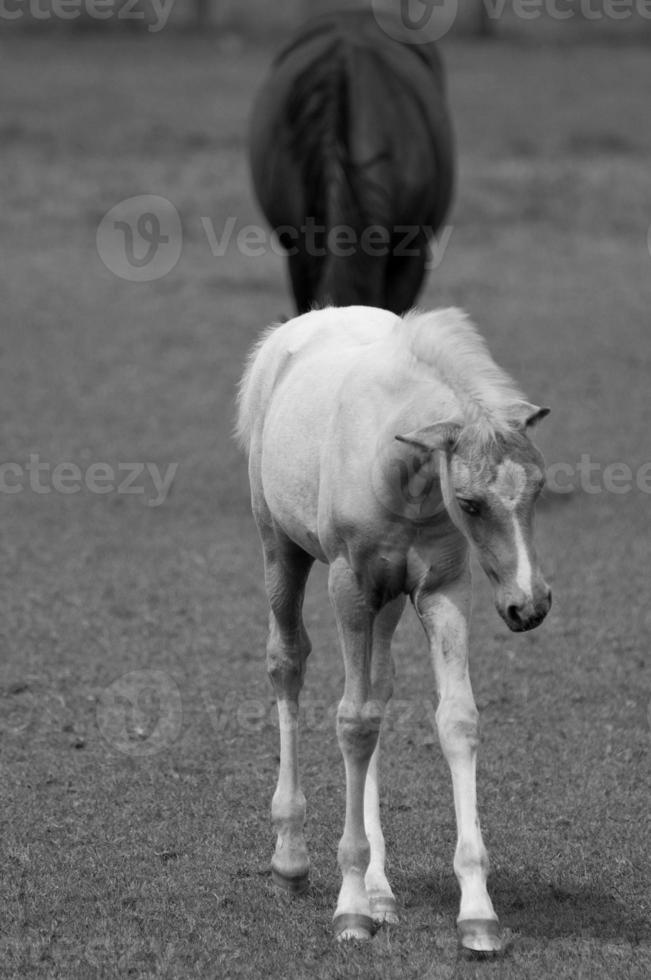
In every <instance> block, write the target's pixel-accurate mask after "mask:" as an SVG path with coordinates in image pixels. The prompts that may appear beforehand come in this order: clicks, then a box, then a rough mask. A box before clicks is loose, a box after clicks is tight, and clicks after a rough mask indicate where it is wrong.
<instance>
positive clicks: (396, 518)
mask: <svg viewBox="0 0 651 980" xmlns="http://www.w3.org/2000/svg"><path fill="white" fill-rule="evenodd" d="M547 412H548V409H545V408H536V407H535V406H533V405H530V404H529V403H527V402H526V401H524V400H523V397H522V395H521V393H520V392H519V390H518V389H517V388H516V387H515V385H514V383H513V382H512V381H511V380H510V379H509V378H508V377H507V376H506V374H504V373H503V372H502V371H501V370H500V369H499V368H498V367H497V365H496V364H495V363H494V361H493V360H492V359H491V357H490V355H489V354H488V351H487V349H486V347H485V345H484V343H483V341H482V339H481V338H480V336H479V335H478V333H477V332H476V331H475V329H474V327H473V326H472V325H471V324H470V323H469V322H468V320H467V319H466V318H465V316H464V315H463V313H461V312H460V311H458V310H454V309H450V310H440V311H437V312H433V313H411V314H408V315H407V316H405V317H404V318H400V317H398V316H395V315H394V314H393V313H390V312H388V311H385V310H379V309H374V308H370V307H348V308H339V309H337V308H328V309H322V310H315V311H313V312H311V313H307V314H305V315H303V316H300V317H297V318H296V319H294V320H290V321H289V322H288V323H285V324H283V325H282V326H279V327H276V328H272V329H270V330H269V331H268V332H267V334H266V335H265V336H264V337H263V339H262V340H261V342H260V343H259V344H258V346H257V347H256V348H255V349H254V351H253V352H252V354H251V357H250V360H249V363H248V367H247V369H246V372H245V374H244V377H243V380H242V384H241V390H240V401H239V419H238V434H239V437H240V440H241V442H242V444H243V445H244V447H245V448H246V449H247V450H248V452H249V478H250V483H251V496H252V508H253V513H254V516H255V519H256V522H257V526H258V529H259V532H260V537H261V539H262V546H263V551H264V563H265V576H266V587H267V592H268V596H269V602H270V607H271V614H270V625H269V640H268V646H267V666H268V671H269V676H270V678H271V681H272V684H273V686H274V689H275V692H276V697H277V700H278V714H279V721H280V773H279V778H278V785H277V789H276V792H275V794H274V797H273V802H272V817H273V821H274V825H275V828H276V830H277V834H278V838H277V843H276V849H275V853H274V856H273V859H272V873H273V878H274V881H275V882H276V884H277V885H279V886H281V887H284V888H286V889H288V890H289V891H300V890H302V889H303V888H304V887H306V885H307V876H308V856H307V850H306V845H305V838H304V834H303V824H304V818H305V797H304V796H303V793H302V792H301V789H300V784H299V774H298V733H297V719H298V698H299V693H300V690H301V687H302V685H303V679H304V673H305V662H306V659H307V657H308V654H309V652H310V642H309V639H308V636H307V633H306V631H305V627H304V625H303V620H302V612H301V610H302V604H303V595H304V589H305V584H306V580H307V577H308V574H309V571H310V568H311V566H312V564H313V562H314V561H315V559H316V560H319V561H322V562H326V563H328V564H329V566H330V572H329V592H330V598H331V600H332V604H333V606H334V610H335V615H336V620H337V627H338V635H339V641H340V645H341V649H342V653H343V657H344V663H345V678H346V679H345V687H344V693H343V698H342V700H341V703H340V705H339V709H338V714H337V735H338V739H339V744H340V747H341V751H342V754H343V758H344V763H345V770H346V816H345V825H344V832H343V836H342V838H341V842H340V845H339V853H338V857H339V866H340V868H341V872H342V876H343V880H342V885H341V890H340V892H339V899H338V902H337V907H336V910H335V915H334V929H335V934H336V935H337V937H338V938H340V939H364V938H368V937H369V936H370V935H372V932H373V929H374V925H375V924H376V923H378V922H381V921H389V922H396V921H397V915H396V902H395V899H394V896H393V892H392V890H391V887H390V885H389V882H388V880H387V878H386V875H385V871H384V839H383V836H382V829H381V827H380V810H379V798H378V735H379V732H380V727H381V724H382V718H383V715H384V711H385V708H386V705H387V702H388V700H389V698H390V697H391V693H392V677H393V663H392V659H391V638H392V635H393V632H394V630H395V628H396V626H397V624H398V620H399V619H400V616H401V613H402V611H403V609H404V605H405V602H406V596H409V597H410V599H411V601H412V603H413V605H414V608H415V610H416V613H417V614H418V617H419V619H420V621H421V623H422V625H423V627H424V630H425V633H426V635H427V639H428V643H429V648H430V652H431V658H432V662H433V666H434V673H435V676H436V682H437V686H438V692H439V706H438V710H437V713H436V720H437V727H438V732H439V738H440V742H441V746H442V749H443V752H444V754H445V757H446V759H447V762H448V764H449V767H450V771H451V775H452V783H453V790H454V803H455V811H456V820H457V831H458V841H457V847H456V852H455V858H454V870H455V873H456V876H457V878H458V881H459V885H460V888H461V905H460V910H459V916H458V919H457V927H458V934H459V939H460V942H461V944H462V945H463V946H465V947H467V948H469V949H475V950H485V951H495V950H499V949H500V948H501V942H502V940H501V936H500V931H499V927H498V919H497V916H496V914H495V911H494V909H493V905H492V903H491V900H490V898H489V896H488V892H487V890H486V877H487V872H488V857H487V854H486V850H485V848H484V844H483V842H482V837H481V832H480V829H479V820H478V817H477V808H476V792H475V760H476V752H477V710H476V707H475V703H474V700H473V696H472V691H471V687H470V680H469V676H468V624H469V617H470V597H471V583H470V565H469V552H470V550H472V551H474V553H475V554H476V556H477V558H478V559H479V563H480V565H481V566H482V568H483V569H484V571H485V572H486V574H487V576H488V578H489V579H490V581H491V583H492V585H493V588H494V591H495V602H496V606H497V610H498V612H499V614H500V615H501V616H502V618H503V619H504V620H505V621H506V623H507V624H508V626H509V627H510V628H511V629H512V630H514V631H522V630H529V629H533V628H534V627H535V626H537V625H538V624H539V623H540V622H542V620H543V619H544V617H545V616H546V614H547V612H548V611H549V608H550V604H551V593H550V590H549V588H548V586H547V583H546V582H545V580H544V578H543V576H542V574H541V571H540V569H539V566H538V561H537V559H536V555H535V552H534V548H533V543H532V524H533V511H534V504H535V500H536V497H537V496H538V494H539V493H540V490H541V489H542V486H543V483H544V477H543V470H544V463H543V459H542V456H541V455H540V453H539V452H538V450H537V449H536V448H535V447H534V446H533V444H532V443H531V442H530V441H529V438H528V435H527V430H528V429H529V428H530V427H531V426H532V425H534V424H535V423H536V422H537V421H538V420H539V419H541V418H543V417H544V416H545V415H546V414H547Z"/></svg>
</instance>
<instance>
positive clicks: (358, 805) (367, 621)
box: [329, 558, 388, 939]
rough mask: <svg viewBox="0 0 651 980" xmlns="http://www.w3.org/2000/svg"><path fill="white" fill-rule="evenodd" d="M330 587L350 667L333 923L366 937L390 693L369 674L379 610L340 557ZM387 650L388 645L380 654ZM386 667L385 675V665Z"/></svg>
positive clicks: (343, 714) (341, 931)
mask: <svg viewBox="0 0 651 980" xmlns="http://www.w3.org/2000/svg"><path fill="white" fill-rule="evenodd" d="M329 588H330V597H331V599H332V603H333V606H334V609H335V614H336V617H337V627H338V633H339V640H340V644H341V648H342V653H343V657H344V665H345V671H346V680H345V686H344V695H343V698H342V699H341V702H340V704H339V709H338V711H337V736H338V738H339V746H340V748H341V753H342V755H343V758H344V765H345V767H346V819H345V823H344V832H343V836H342V838H341V841H340V843H339V852H338V858H339V867H340V868H341V873H342V884H341V889H340V891H339V898H338V901H337V908H336V910H335V914H334V927H335V934H336V936H337V938H338V939H368V938H369V937H370V936H371V935H372V933H373V929H374V922H373V917H372V908H371V904H370V901H369V896H368V893H367V890H366V881H365V876H366V873H367V871H368V869H369V865H370V859H371V844H370V842H369V840H368V837H367V835H366V829H365V825H364V792H365V784H366V775H367V772H368V767H369V762H370V760H371V756H372V755H373V752H374V749H375V746H376V744H377V740H378V735H379V731H380V726H381V724H382V717H383V715H384V709H385V706H386V700H387V697H388V693H387V690H386V685H382V684H378V685H376V686H375V688H374V685H373V680H372V674H371V660H372V656H373V654H374V651H373V622H374V619H375V613H374V611H373V610H372V608H371V605H370V603H369V602H368V600H367V596H365V595H364V593H363V592H362V591H361V589H360V586H359V583H358V581H357V577H356V576H355V574H354V572H353V571H352V569H351V568H350V567H349V565H348V564H347V562H346V561H345V560H344V559H342V558H340V559H337V561H335V562H333V564H332V565H331V566H330V577H329ZM386 652H387V651H386V648H385V650H384V651H381V654H382V653H385V654H386ZM382 673H383V674H384V675H385V676H386V670H385V671H383V672H382Z"/></svg>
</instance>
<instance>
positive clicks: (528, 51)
mask: <svg viewBox="0 0 651 980" xmlns="http://www.w3.org/2000/svg"><path fill="white" fill-rule="evenodd" d="M445 52H446V56H447V63H448V68H449V74H450V90H451V99H452V103H453V109H454V115H455V119H456V125H457V136H458V144H459V157H460V173H459V188H458V194H457V201H456V205H455V209H454V212H453V214H452V216H451V219H450V220H451V224H452V235H451V238H450V244H449V247H448V249H447V251H446V254H445V257H444V260H443V262H442V264H441V266H440V268H439V269H438V270H437V271H436V273H434V274H433V275H432V277H431V278H430V281H429V284H428V287H427V292H426V294H425V295H424V297H423V304H424V305H427V306H433V305H437V304H444V303H445V304H447V303H451V302H454V303H456V304H460V305H463V306H465V307H467V308H468V309H469V310H470V312H471V313H472V315H473V316H474V317H475V318H476V319H477V321H478V322H479V323H480V325H481V327H482V329H483V331H484V332H485V334H486V335H487V337H488V339H489V342H490V344H491V347H492V349H493V351H494V353H495V355H496V357H497V358H498V360H500V361H501V362H502V363H503V364H504V365H505V366H506V367H508V368H509V369H511V370H512V371H513V372H514V373H515V375H516V376H517V378H518V380H519V381H520V382H521V383H522V384H523V385H524V387H525V389H526V390H527V392H528V393H529V395H530V397H531V398H532V399H533V400H536V401H539V402H541V403H547V404H550V405H551V406H552V408H553V414H552V415H551V416H550V418H549V420H548V421H547V422H546V423H545V426H544V428H541V431H540V441H541V445H542V446H543V448H544V450H545V452H546V455H547V458H548V461H549V462H558V461H561V462H563V461H564V462H570V463H575V462H576V461H578V460H580V458H581V454H587V453H589V454H591V457H592V459H593V460H595V461H597V462H599V463H600V464H602V465H606V464H608V463H611V462H617V461H619V462H624V463H627V464H628V465H629V466H630V467H631V468H633V469H635V468H637V467H639V466H640V465H641V464H643V463H644V462H645V461H647V460H648V459H649V458H650V453H651V450H650V446H649V431H650V429H651V407H650V403H649V399H648V378H649V370H650V366H651V363H650V355H649V342H648V332H649V309H650V306H651V290H650V288H649V282H650V280H651V275H650V273H651V256H650V254H649V250H648V247H647V233H648V226H649V222H650V221H651V212H650V210H649V197H648V160H649V154H650V152H651V133H650V131H649V127H648V91H649V87H650V85H651V66H650V64H649V58H648V51H646V50H644V49H642V48H635V47H628V46H627V47H626V48H624V49H621V50H617V49H616V48H612V47H606V46H590V45H585V44H584V45H581V46H580V47H577V48H576V49H575V50H574V49H568V47H567V46H563V47H554V46H538V47H536V46H532V45H527V46H523V47H518V46H516V45H511V44H508V43H504V42H501V43H495V44H493V45H490V46H485V47H484V46H481V45H479V44H477V43H468V44H464V43H460V42H459V43H454V44H448V45H447V47H446V49H445ZM0 59H1V60H0V85H1V88H2V91H3V95H4V99H3V104H2V110H1V114H0V133H1V134H2V143H3V149H4V166H3V168H2V174H1V175H0V182H1V185H0V193H1V195H2V207H1V208H0V232H1V234H2V240H3V245H4V249H3V255H4V257H3V266H2V273H3V275H2V281H3V290H2V322H3V327H2V334H1V336H0V346H1V347H2V359H1V361H0V408H1V415H0V419H1V426H2V449H1V453H2V462H14V463H17V464H19V465H21V466H24V465H25V464H26V463H27V461H28V460H29V455H30V453H38V454H39V457H40V460H41V461H42V462H47V463H49V464H51V465H52V466H53V465H55V464H57V463H59V462H61V461H64V460H68V461H71V462H74V463H76V464H77V465H78V466H79V467H80V468H82V469H85V468H86V467H87V466H89V465H90V464H91V463H92V462H97V461H106V462H108V463H111V464H112V465H114V466H115V465H117V464H119V463H136V462H150V463H156V464H158V465H160V466H161V467H164V466H166V465H167V464H169V463H178V464H179V468H178V472H177V476H176V479H175V481H174V484H173V487H172V492H171V494H170V496H169V497H168V499H167V500H166V501H165V503H164V504H163V505H161V506H160V507H156V508H153V507H148V506H147V505H146V496H145V495H144V494H143V495H127V494H118V493H109V494H107V495H96V494H91V493H89V492H88V491H86V490H82V491H81V492H79V493H78V494H73V495H62V494H58V493H50V494H39V493H35V492H32V491H30V490H29V489H26V490H25V491H24V492H22V493H19V494H15V495H9V494H7V493H0V512H1V514H2V522H1V527H2V531H1V533H0V557H1V561H0V570H1V575H2V590H1V593H0V595H1V600H0V601H1V608H2V616H1V618H0V643H1V657H0V712H1V714H0V765H1V767H2V770H1V780H0V799H1V803H2V834H1V846H2V877H1V883H0V894H1V906H0V907H1V908H2V924H1V927H0V973H1V974H2V975H4V976H7V977H64V978H66V980H67V978H77V977H79V978H84V980H85V978H94V977H97V978H100V977H127V976H132V977H195V976H196V977H215V978H231V977H240V976H242V977H265V978H267V977H269V978H271V977H278V978H280V977H283V978H301V980H303V978H310V977H321V978H324V980H325V978H328V980H330V978H333V977H342V978H343V977H363V978H370V977H373V978H375V977H377V978H394V977H395V978H398V977H401V978H418V980H423V978H432V980H437V978H452V977H459V978H470V977H487V978H491V977H500V978H513V980H523V978H531V980H543V978H550V980H552V978H553V980H557V978H573V980H574V978H578V977H582V978H593V977H600V978H602V977H603V978H606V977H608V978H613V980H619V978H624V977H626V978H627V977H631V978H640V980H641V978H643V977H644V978H646V977H647V976H648V975H649V974H650V973H651V945H650V944H651V928H650V925H649V890H648V889H649V864H648V854H647V852H648V839H649V836H648V835H649V790H650V788H651V787H650V778H649V740H650V715H649V708H650V702H651V691H650V687H649V676H648V650H649V627H650V625H651V621H650V614H649V572H648V569H649V514H650V497H649V496H648V495H647V494H645V493H642V492H640V491H639V490H634V491H632V492H628V493H617V494H616V493H612V492H611V493H607V492H603V491H602V492H597V493H589V492H585V491H583V490H581V489H578V490H577V491H576V492H575V493H574V494H572V495H570V496H568V497H562V498H559V499H558V500H557V501H556V502H555V503H550V504H549V505H548V506H547V507H545V508H543V510H542V513H541V515H540V520H539V531H538V537H539V543H540V551H541V553H542V557H543V560H544V565H545V567H546V568H547V569H548V571H549V576H550V579H551V581H552V584H553V588H554V595H555V604H554V609H553V612H552V614H551V616H550V618H549V620H548V621H547V622H546V623H545V625H544V626H543V628H541V629H540V630H538V631H536V632H534V633H532V634H530V635H526V636H522V637H516V636H513V635H511V634H509V633H508V632H507V631H506V629H505V628H504V627H503V626H502V625H501V623H500V621H499V620H498V618H497V616H496V614H495V611H494V609H493V607H492V604H491V598H490V594H489V589H488V586H487V584H486V583H485V582H484V581H483V580H481V579H479V580H478V586H477V600H476V613H475V624H474V638H473V662H472V674H473V682H474V686H475V692H476V697H477V701H478V704H479V707H480V709H481V716H482V725H483V744H482V751H481V760H480V771H479V794H480V801H481V814H482V824H483V828H484V834H485V838H486V841H487V844H488V846H489V849H490V854H491V859H492V868H493V870H492V875H491V889H492V894H493V897H494V901H495V904H496V907H497V909H498V911H499V913H500V915H501V918H502V921H503V923H504V925H505V926H506V927H508V928H509V929H510V930H511V932H512V934H513V942H512V945H511V948H510V950H509V952H508V953H507V955H506V956H505V957H504V958H503V959H501V960H500V961H498V962H475V961H468V960H465V959H464V958H462V957H459V955H458V952H457V948H456V943H455V937H454V918H455V915H456V909H457V886H456V882H455V880H454V876H453V873H452V854H453V848H454V836H455V828H454V817H453V810H452V800H451V790H450V786H449V777H448V774H447V772H446V769H445V765H444V763H443V761H442V759H441V756H440V752H439V750H438V746H437V742H436V738H435V736H434V732H433V729H432V723H431V722H432V714H433V711H434V706H435V704H436V695H435V691H434V688H433V679H432V677H431V673H430V669H429V665H428V663H427V657H426V654H425V650H424V646H423V643H422V640H421V638H420V635H419V632H418V630H417V627H416V625H415V623H414V621H413V618H408V620H407V621H406V622H405V625H404V626H402V627H401V629H400V632H399V635H398V637H397V643H396V656H397V662H398V682H397V690H396V701H395V704H394V705H393V707H392V709H391V711H390V714H389V717H388V725H387V734H386V753H385V764H384V770H385V782H386V794H385V799H384V807H383V811H384V821H385V829H386V836H387V841H388V847H389V861H388V865H389V874H390V877H391V880H392V882H393V884H394V888H395V891H396V894H397V896H398V899H399V902H400V905H401V908H402V913H401V924H400V926H399V927H398V928H395V929H390V930H388V929H387V930H382V931H380V932H379V933H378V935H377V936H376V938H375V939H374V940H373V942H371V943H369V944H367V945H365V946H362V947H358V946H353V947H352V948H351V947H346V948H338V947H337V946H336V945H335V944H334V943H333V941H332V938H331V933H330V918H331V914H332V911H333V908H334V903H335V900H336V892H337V886H338V871H337V865H336V856H335V855H336V845H337V841H338V837H339V835H340V833H341V828H342V819H343V779H342V766H341V761H340V758H339V753H338V749H337V746H336V740H335V738H334V733H333V722H332V713H333V710H334V706H335V705H336V702H337V699H338V697H339V695H340V691H341V683H342V668H341V663H340V657H339V654H338V652H337V650H336V643H335V635H334V629H333V623H332V617H331V615H330V611H329V609H328V606H327V601H326V597H325V588H324V585H325V578H324V573H323V570H317V572H316V573H315V575H314V581H313V583H312V586H311V588H310V593H309V596H308V603H307V620H308V624H309V628H310V632H311V635H312V639H313V642H314V654H313V657H312V660H311V664H310V671H309V676H308V684H307V689H306V693H305V699H304V729H305V733H304V738H303V744H302V757H303V772H304V783H305V791H306V794H307V797H308V806H309V817H308V828H307V830H308V835H309V841H310V847H311V853H312V858H313V876H312V889H311V892H310V893H309V895H308V896H307V897H305V898H303V899H301V900H296V901H287V900H284V899H283V898H282V897H279V896H278V895H276V894H275V893H274V892H273V890H272V888H271V885H270V881H269V877H268V861H269V858H270V854H271V849H272V844H273V840H272V833H271V828H270V822H269V816H268V811H269V801H270V797H271V793H272V791H273V785H274V780H275V773H276V765H277V738H276V731H275V727H274V714H273V703H272V699H271V695H270V689H269V687H268V684H267V680H266V676H265V669H264V655H263V650H264V640H265V618H266V612H265V598H264V594H263V590H262V583H261V568H260V558H259V549H258V544H257V541H256V536H255V532H254V528H253V524H252V521H251V518H250V516H249V511H248V489H247V482H246V467H245V462H244V460H243V459H241V458H240V456H239V455H238V452H237V450H236V448H235V447H234V445H233V444H232V441H231V439H230V429H231V423H232V402H233V391H234V385H235V383H236V380H237V378H238V375H239V374H240V371H241V365H242V361H243V358H244V356H245V352H246V350H247V348H248V347H249V345H250V344H251V342H252V340H253V339H254V337H255V336H256V334H257V332H258V331H259V330H260V329H261V328H262V327H263V326H264V325H265V324H266V323H267V322H269V320H270V319H272V318H274V317H276V316H277V315H278V314H282V313H286V312H289V302H288V298H287V291H286V287H285V279H284V270H283V266H282V262H281V260H280V259H279V258H277V257H275V256H273V255H268V256H265V257H264V258H259V259H257V260H254V259H248V258H245V257H244V256H242V255H240V254H239V253H238V252H237V250H236V249H232V248H231V249H230V250H229V251H228V252H227V254H226V255H225V256H224V257H222V258H215V257H213V255H212V254H211V251H210V248H209V247H208V245H207V242H206V239H205V234H204V231H203V228H202V225H201V220H200V219H201V218H202V217H210V218H211V219H212V220H213V223H214V226H215V228H217V229H218V230H219V229H221V228H222V227H223V222H224V221H225V220H226V219H227V218H228V217H229V216H232V217H235V218H237V220H238V223H239V224H238V227H241V226H243V225H246V224H248V223H250V222H253V221H256V220H257V212H256V209H255V206H254V204H253V202H252V200H251V197H250V193H249V189H248V185H247V178H246V168H245V163H244V155H243V147H244V139H245V130H246V124H245V120H246V115H247V110H248V107H249V104H250V101H251V98H252V94H253V92H254V90H255V88H256V86H257V85H258V84H259V82H260V79H261V77H262V74H263V71H264V68H265V65H266V64H267V62H268V59H269V53H268V52H266V51H262V50H260V49H257V48H249V47H247V46H246V45H239V44H237V43H234V42H232V41H231V42H229V44H228V45H226V46H220V45H219V43H218V41H217V40H216V39H215V38H204V39H194V40H192V39H190V38H179V39H173V38H166V39H163V38H134V39H129V40H122V39H118V38H108V39H101V38H95V37H92V38H91V37H89V38H83V39H76V40H75V39H66V38H63V37H61V38H59V39H56V40H55V39H46V38H40V39H36V40H32V41H28V40H27V39H20V38H13V39H12V40H11V43H9V42H3V43H2V44H1V46H0ZM140 193H156V194H162V195H164V196H165V197H167V198H169V199H170V200H171V201H173V202H174V204H175V205H176V207H177V208H178V210H179V212H180V214H181V216H182V220H183V227H184V249H183V254H182V256H181V260H180V261H179V263H178V265H177V267H176V268H175V270H174V271H173V272H172V273H170V274H169V275H168V276H167V277H165V278H164V279H161V280H159V281H156V282H153V283H151V284H134V283H128V282H125V281H122V280H120V279H117V278H115V277H114V276H113V275H112V274H111V273H110V272H109V271H108V270H107V269H106V268H105V267H104V266H103V265H102V263H101V261H100V259H99V257H98V255H97V252H96V249H95V232H96V228H97V224H98V222H99V220H100V218H101V216H102V215H103V214H104V213H105V212H106V211H107V210H108V208H110V207H111V206H113V205H114V204H115V203H116V202H117V201H119V200H121V199H122V198H125V197H129V196H131V195H134V194H140ZM9 482H11V481H9ZM140 482H141V484H142V483H143V481H142V480H141V481H140ZM597 485H598V484H597ZM134 671H141V672H142V671H150V672H162V675H163V681H164V683H163V686H162V687H160V688H158V689H156V688H155V685H154V684H153V680H151V679H152V678H154V679H155V678H156V677H160V673H159V674H154V673H151V674H145V675H142V674H139V675H137V676H138V677H142V676H145V677H149V678H150V681H151V683H150V684H149V687H148V689H147V690H145V691H144V692H143V693H142V695H141V697H140V698H139V700H137V701H136V702H135V703H134V704H133V705H131V706H129V701H128V694H129V689H128V683H129V680H130V679H131V680H133V677H132V672H134ZM125 677H126V680H122V681H120V678H125ZM116 682H117V684H118V686H117V687H116ZM120 684H122V685H123V686H122V688H121V687H120ZM125 684H126V685H127V688H126V694H127V697H126V700H125V697H124V694H125V688H124V685H125ZM145 686H146V687H147V685H145ZM114 695H115V696H114ZM119 695H122V699H120V696H119ZM111 712H113V713H111ZM121 712H122V714H120V713H121ZM161 721H162V722H167V723H168V727H167V728H165V727H162V728H161V727H160V722H161ZM152 746H153V747H154V748H155V747H158V748H159V749H160V751H158V752H157V753H155V754H146V753H147V751H148V749H149V748H151V747H152ZM121 750H125V751H121Z"/></svg>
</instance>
